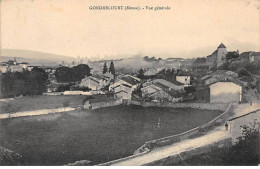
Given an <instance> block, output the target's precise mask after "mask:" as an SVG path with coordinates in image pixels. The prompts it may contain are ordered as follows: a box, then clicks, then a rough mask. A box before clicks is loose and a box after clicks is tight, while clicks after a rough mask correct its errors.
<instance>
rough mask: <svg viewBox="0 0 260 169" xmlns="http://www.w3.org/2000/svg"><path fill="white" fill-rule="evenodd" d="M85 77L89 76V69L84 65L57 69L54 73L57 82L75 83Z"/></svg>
mask: <svg viewBox="0 0 260 169" xmlns="http://www.w3.org/2000/svg"><path fill="white" fill-rule="evenodd" d="M85 76H90V68H89V66H88V65H86V64H80V65H77V66H74V67H72V68H69V67H65V66H64V67H59V68H57V70H56V72H55V77H56V79H57V81H58V82H76V81H81V80H82V79H83V78H84V77H85Z"/></svg>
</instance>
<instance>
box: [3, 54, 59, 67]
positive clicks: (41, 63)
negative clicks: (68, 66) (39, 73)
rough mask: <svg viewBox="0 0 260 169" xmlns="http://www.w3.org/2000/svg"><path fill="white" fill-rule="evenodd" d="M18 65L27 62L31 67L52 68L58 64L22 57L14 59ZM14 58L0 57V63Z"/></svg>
mask: <svg viewBox="0 0 260 169" xmlns="http://www.w3.org/2000/svg"><path fill="white" fill-rule="evenodd" d="M15 58H16V60H17V62H18V63H21V62H27V63H29V64H30V65H31V66H52V67H56V66H58V65H59V64H58V63H57V62H52V61H48V60H36V59H29V58H23V57H15ZM13 59H14V57H9V56H1V57H0V62H7V61H8V60H13Z"/></svg>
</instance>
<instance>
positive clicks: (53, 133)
mask: <svg viewBox="0 0 260 169" xmlns="http://www.w3.org/2000/svg"><path fill="white" fill-rule="evenodd" d="M220 113H221V112H220V111H208V110H199V109H191V108H185V109H173V108H155V107H150V108H143V107H139V106H116V107H111V108H104V109H98V110H91V111H81V112H77V111H74V112H67V113H57V114H50V115H43V116H34V117H21V118H14V119H5V120H0V133H1V135H0V146H2V147H5V148H8V149H10V150H13V151H15V152H18V153H20V154H21V155H23V157H24V159H25V161H27V163H28V165H64V164H68V163H71V162H75V161H78V160H90V161H92V164H98V163H102V162H107V161H110V160H114V159H118V158H121V157H125V156H128V155H132V153H133V152H134V151H135V150H136V149H137V148H138V147H140V146H141V145H143V144H144V142H145V141H149V140H152V139H157V138H161V137H165V136H169V135H173V134H178V133H181V132H184V131H187V130H189V129H192V128H194V127H197V126H199V125H201V124H204V123H206V122H208V121H210V120H211V119H213V118H214V117H216V116H217V115H219V114H220ZM159 118H160V122H161V125H160V128H158V126H157V123H158V120H159Z"/></svg>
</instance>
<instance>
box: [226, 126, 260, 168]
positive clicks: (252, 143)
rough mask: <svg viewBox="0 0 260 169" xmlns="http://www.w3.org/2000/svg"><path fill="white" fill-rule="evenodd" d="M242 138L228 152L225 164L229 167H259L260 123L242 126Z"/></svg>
mask: <svg viewBox="0 0 260 169" xmlns="http://www.w3.org/2000/svg"><path fill="white" fill-rule="evenodd" d="M241 127H242V136H241V137H238V141H237V142H236V144H235V145H234V146H233V147H231V149H229V150H228V152H227V154H226V158H225V159H224V160H225V163H226V164H228V165H258V164H259V162H260V146H259V145H260V128H259V127H260V123H259V122H258V123H257V122H256V121H255V122H254V123H253V124H252V125H251V126H246V125H244V126H241Z"/></svg>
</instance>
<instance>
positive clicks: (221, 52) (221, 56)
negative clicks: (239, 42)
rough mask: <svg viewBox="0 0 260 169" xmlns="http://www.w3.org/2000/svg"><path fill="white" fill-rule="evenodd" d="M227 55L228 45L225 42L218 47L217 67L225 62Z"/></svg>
mask: <svg viewBox="0 0 260 169" xmlns="http://www.w3.org/2000/svg"><path fill="white" fill-rule="evenodd" d="M226 55H227V49H226V46H225V45H224V44H223V43H221V44H220V45H219V46H218V49H217V67H219V66H221V65H222V64H224V63H225V61H226Z"/></svg>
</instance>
